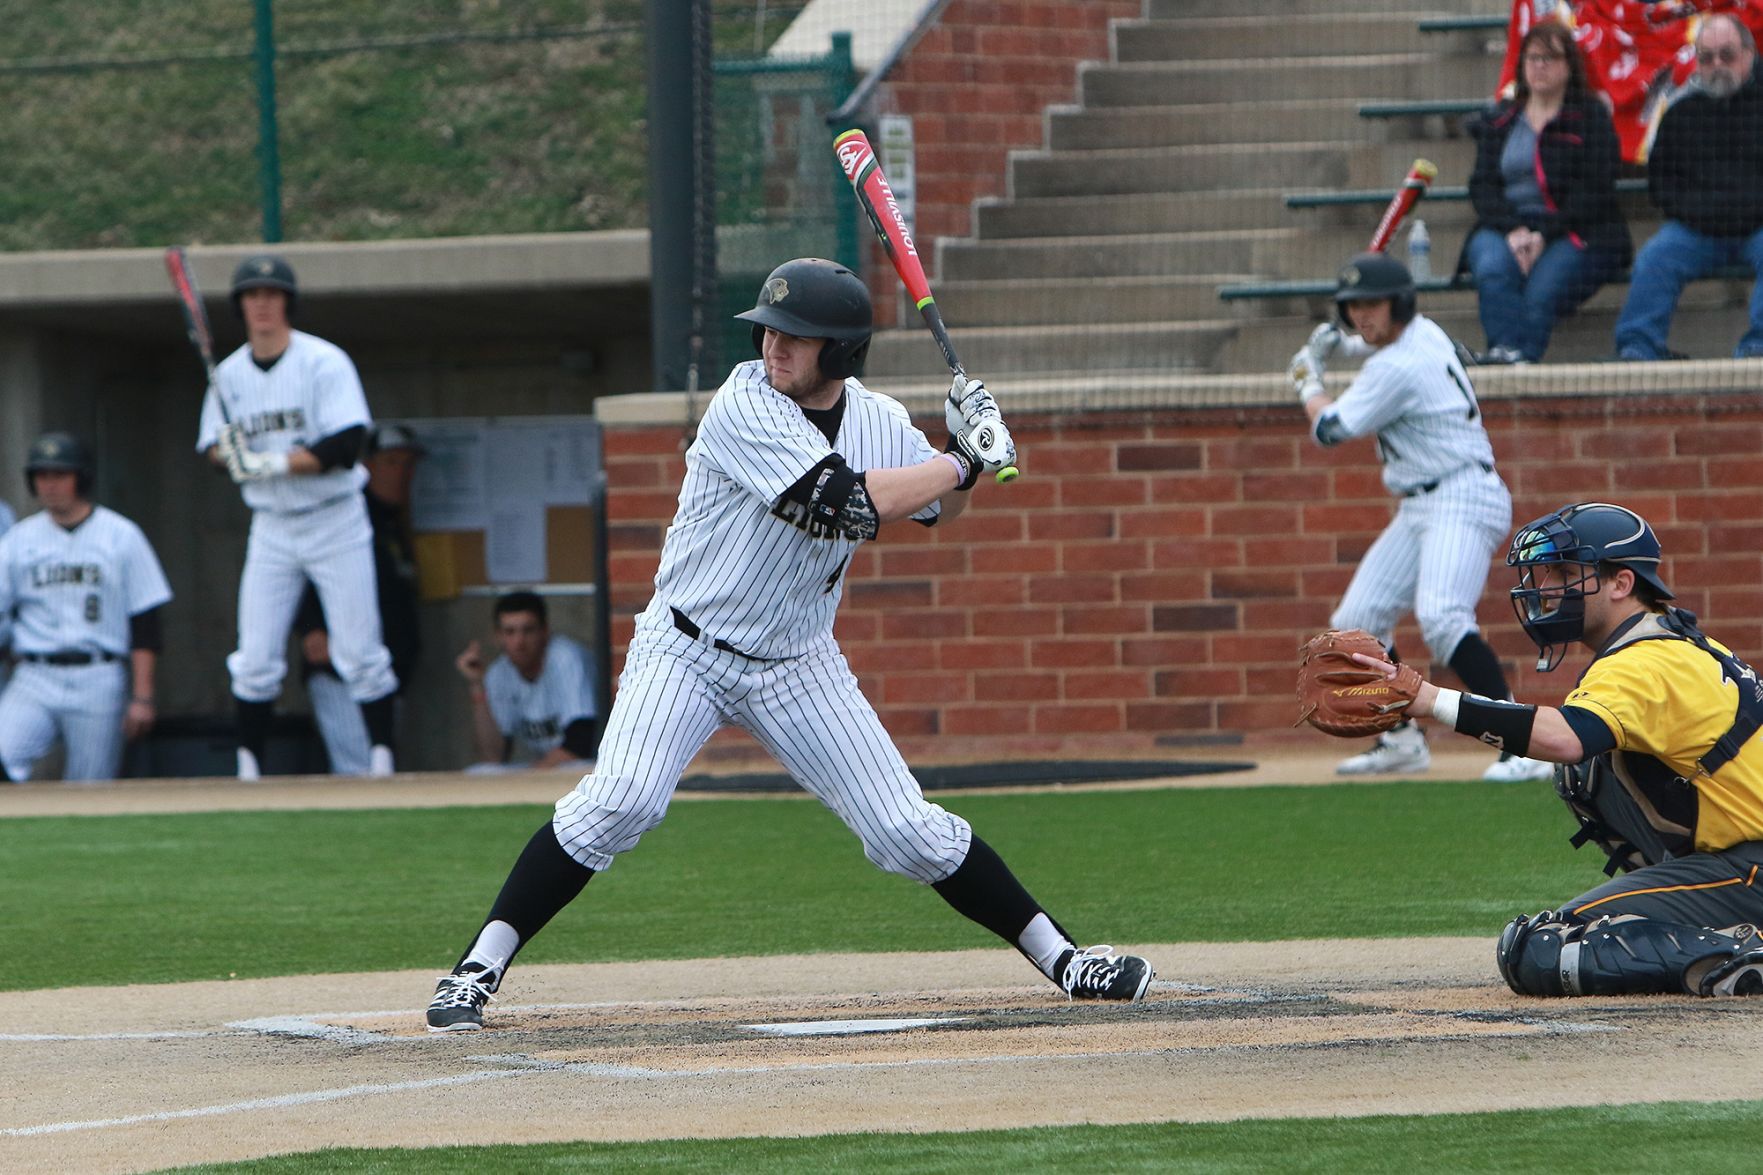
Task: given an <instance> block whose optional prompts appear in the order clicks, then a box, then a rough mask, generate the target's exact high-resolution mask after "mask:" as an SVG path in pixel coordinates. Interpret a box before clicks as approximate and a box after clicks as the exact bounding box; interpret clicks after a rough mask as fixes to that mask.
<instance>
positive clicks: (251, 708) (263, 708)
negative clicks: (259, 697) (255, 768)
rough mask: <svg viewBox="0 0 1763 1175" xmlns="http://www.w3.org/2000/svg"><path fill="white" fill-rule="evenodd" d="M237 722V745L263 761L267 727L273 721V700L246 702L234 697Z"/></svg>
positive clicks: (267, 737)
mask: <svg viewBox="0 0 1763 1175" xmlns="http://www.w3.org/2000/svg"><path fill="white" fill-rule="evenodd" d="M233 701H234V702H235V703H236V705H235V707H234V709H235V712H236V713H237V715H238V722H239V745H240V746H241V747H244V748H245V749H246V750H247V751H250V752H251V754H252V755H254V756H256V758H257V761H258V762H259V763H261V762H263V752H264V749H265V748H266V747H267V746H268V745H269V727H270V724H271V723H272V722H274V721H275V703H274V702H247V701H246V700H245V699H244V698H240V697H234V698H233Z"/></svg>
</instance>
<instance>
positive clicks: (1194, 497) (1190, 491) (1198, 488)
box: [1151, 469, 1243, 504]
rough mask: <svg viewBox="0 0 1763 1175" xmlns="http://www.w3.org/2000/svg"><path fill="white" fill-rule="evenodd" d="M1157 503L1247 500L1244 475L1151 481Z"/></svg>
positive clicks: (1193, 475)
mask: <svg viewBox="0 0 1763 1175" xmlns="http://www.w3.org/2000/svg"><path fill="white" fill-rule="evenodd" d="M1151 500H1152V501H1153V502H1194V503H1204V502H1225V503H1233V504H1234V503H1237V502H1240V501H1242V500H1243V479H1242V475H1241V474H1239V473H1237V472H1235V471H1234V470H1228V469H1225V470H1215V471H1212V472H1209V473H1198V472H1196V473H1166V474H1160V475H1158V476H1155V477H1153V478H1151Z"/></svg>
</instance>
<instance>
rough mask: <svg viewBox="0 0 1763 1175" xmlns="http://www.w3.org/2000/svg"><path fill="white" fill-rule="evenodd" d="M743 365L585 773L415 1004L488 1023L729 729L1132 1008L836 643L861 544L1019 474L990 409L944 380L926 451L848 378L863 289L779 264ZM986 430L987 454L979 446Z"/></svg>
mask: <svg viewBox="0 0 1763 1175" xmlns="http://www.w3.org/2000/svg"><path fill="white" fill-rule="evenodd" d="M739 317H740V318H742V319H744V320H746V321H748V322H750V323H752V324H753V341H754V345H755V348H756V349H757V350H758V352H759V354H760V356H761V361H759V362H751V361H749V362H746V363H742V364H740V365H738V366H737V367H736V368H735V369H734V371H733V372H731V373H730V375H729V377H728V379H727V381H726V382H725V383H724V384H723V386H722V388H721V389H720V390H719V391H718V392H717V393H716V396H715V397H714V398H713V399H712V400H711V402H710V405H709V407H708V409H707V410H706V412H705V415H704V420H703V423H702V424H701V426H700V428H699V431H698V437H697V439H696V440H695V441H694V442H693V444H692V446H691V447H690V449H688V450H687V452H686V476H685V481H684V484H683V485H682V486H681V488H680V496H679V510H678V512H677V513H676V514H675V515H674V520H673V524H672V526H671V527H669V529H668V532H667V536H666V538H665V540H664V542H663V545H662V551H661V567H660V571H659V572H658V574H657V575H656V578H655V595H654V597H653V598H652V599H651V600H650V602H649V605H648V607H647V608H646V609H644V611H643V612H642V614H641V615H640V616H639V617H638V619H637V626H636V633H635V636H634V637H633V639H632V641H631V645H630V649H629V652H628V655H627V658H626V663H625V668H624V673H623V675H622V677H621V678H620V679H619V692H618V696H617V698H616V699H615V700H614V702H613V706H612V712H611V715H610V717H609V718H608V721H607V726H606V732H605V735H604V737H603V739H602V740H601V743H600V755H599V759H598V764H597V767H596V770H595V771H594V773H593V774H591V775H588V776H586V777H584V778H583V779H582V781H581V782H580V784H578V785H577V787H576V788H575V790H574V791H572V792H570V793H569V794H568V795H566V796H564V797H563V798H562V799H561V800H559V801H558V802H557V807H556V811H555V813H554V814H553V816H552V818H551V819H550V820H548V821H547V822H546V823H545V824H544V826H543V827H541V828H540V829H539V830H538V832H537V833H536V834H535V835H534V836H533V838H532V840H531V841H530V842H529V843H528V844H527V846H526V849H525V850H524V851H523V852H522V854H521V856H520V858H519V859H518V860H517V861H516V862H515V865H514V869H513V871H512V872H511V873H510V875H509V877H508V881H507V883H506V884H505V885H504V886H503V888H502V891H501V893H500V895H499V896H498V897H497V898H496V901H495V904H494V905H493V906H492V907H491V909H490V913H489V917H488V919H487V920H486V921H485V923H484V925H483V927H482V928H481V929H480V930H479V931H478V933H477V935H476V936H475V937H474V939H473V940H472V942H471V944H470V945H469V946H468V947H467V949H466V951H465V954H464V955H463V956H462V957H461V958H460V960H459V962H458V964H457V965H456V966H455V967H454V969H453V972H452V973H451V974H449V975H446V976H443V977H442V978H441V981H440V983H439V984H438V985H437V987H436V990H435V996H434V1000H433V1001H432V1002H431V1003H430V1005H429V1010H428V1024H429V1027H430V1029H432V1030H434V1031H448V1030H455V1029H471V1028H478V1027H481V1026H482V1024H483V1007H484V1004H485V1002H486V1001H487V1000H488V999H489V998H490V995H491V993H493V992H494V991H495V990H496V989H497V987H498V986H499V985H500V984H501V982H502V979H503V977H504V975H505V974H506V971H507V968H508V965H509V963H510V962H511V961H512V960H513V959H514V957H515V954H516V953H517V952H518V951H519V950H520V948H521V947H522V946H523V945H524V944H525V943H526V942H527V941H528V940H530V939H531V938H532V936H533V935H534V934H536V933H537V932H538V931H539V929H540V928H541V927H543V926H544V925H545V924H546V922H548V921H549V920H550V919H551V917H552V916H553V915H554V914H556V913H557V911H559V910H561V909H562V908H563V907H564V906H565V905H567V904H568V903H569V902H570V901H571V900H572V899H573V898H574V897H575V896H576V894H578V893H580V892H581V889H582V887H583V886H585V885H586V884H587V882H588V880H589V879H590V878H591V877H593V875H594V874H595V873H597V872H600V871H602V870H604V869H607V868H609V867H610V866H611V865H612V862H613V859H614V858H615V857H616V856H617V855H618V854H619V853H622V852H624V851H625V850H627V849H629V848H631V847H632V846H634V845H635V844H636V843H637V840H638V838H639V837H641V836H642V834H643V833H644V832H646V831H647V830H648V829H650V828H653V827H654V826H655V825H656V824H657V823H659V822H660V820H661V818H662V816H663V815H664V814H665V813H666V811H667V804H668V801H669V800H670V799H671V798H672V795H673V791H674V788H675V787H676V786H677V784H678V783H679V779H680V776H681V774H682V773H683V772H684V770H685V768H686V765H687V764H688V763H689V762H690V761H691V759H692V757H693V756H694V755H695V754H697V752H698V749H699V748H700V747H702V746H703V745H704V743H705V742H706V741H707V740H708V739H709V738H710V736H711V735H712V734H714V733H715V732H716V731H717V730H718V729H720V728H721V727H724V726H731V725H732V726H738V727H740V728H741V729H743V730H746V731H747V732H749V733H750V734H752V735H753V737H754V738H756V739H757V740H758V741H759V742H760V744H761V745H763V746H764V747H765V748H766V749H767V750H768V751H769V752H770V753H771V754H772V755H773V756H775V757H776V758H777V760H778V761H779V762H780V763H781V764H783V766H784V767H785V768H787V769H788V770H789V772H790V774H791V776H792V777H794V778H795V780H796V781H797V782H798V783H800V784H801V785H802V786H803V787H804V788H806V789H807V790H808V791H810V792H812V793H813V794H814V795H815V796H816V797H818V798H819V799H820V800H821V802H822V803H824V804H826V806H827V807H828V808H830V809H831V810H832V811H833V812H834V813H835V814H837V815H838V816H839V818H840V819H841V820H843V821H844V822H845V824H846V825H847V826H848V827H849V828H850V829H851V831H852V832H854V833H855V834H856V835H857V837H858V838H859V839H860V840H861V841H862V844H863V850H864V853H865V855H866V856H867V857H868V858H869V859H870V860H871V861H872V862H874V863H875V864H876V865H878V866H879V867H881V868H883V869H886V870H888V871H889V872H893V873H899V874H902V875H904V876H906V877H911V878H914V879H915V880H918V881H921V882H925V883H927V884H929V885H931V886H932V887H933V888H935V889H936V891H937V893H938V894H939V895H941V896H942V897H943V898H944V899H945V900H946V901H947V902H948V903H949V904H950V905H951V906H953V907H954V908H955V909H956V910H957V911H958V912H960V913H961V914H963V915H965V916H967V917H969V918H971V919H973V920H974V921H975V922H978V923H979V924H980V925H982V926H985V927H986V928H987V929H989V930H991V931H993V932H994V933H996V934H998V935H999V936H1000V937H1002V938H1003V939H1004V940H1005V941H1006V942H1008V943H1010V944H1011V945H1013V946H1015V947H1016V948H1017V949H1018V950H1020V951H1021V952H1022V953H1023V954H1024V955H1025V956H1027V957H1028V959H1029V960H1030V961H1031V962H1033V963H1034V965H1035V966H1036V967H1038V968H1039V969H1040V971H1041V973H1042V974H1043V975H1045V976H1047V977H1048V978H1049V979H1051V980H1053V981H1054V982H1055V983H1057V984H1059V985H1060V986H1061V987H1062V988H1063V989H1064V990H1065V992H1066V993H1067V994H1068V995H1070V996H1074V997H1085V998H1095V999H1121V1000H1136V999H1139V998H1140V997H1142V996H1143V994H1144V992H1145V989H1146V987H1147V986H1148V985H1149V983H1150V979H1151V968H1150V966H1149V964H1147V963H1146V962H1145V961H1144V960H1143V959H1140V958H1137V957H1135V956H1131V955H1117V954H1115V953H1114V952H1113V951H1112V949H1111V948H1108V947H1091V948H1089V949H1087V950H1080V949H1079V948H1078V947H1077V946H1076V944H1075V942H1074V941H1073V940H1072V939H1071V937H1070V936H1069V935H1067V934H1066V933H1065V931H1064V930H1063V929H1062V928H1061V927H1060V926H1059V925H1058V924H1057V923H1056V922H1054V921H1053V919H1052V918H1051V917H1049V916H1048V915H1047V913H1046V912H1045V911H1044V910H1043V909H1042V908H1041V907H1040V906H1039V905H1038V904H1037V903H1036V902H1035V900H1034V899H1033V898H1032V897H1030V896H1029V894H1028V892H1027V891H1026V890H1024V889H1023V887H1022V885H1021V884H1020V883H1019V882H1018V881H1017V880H1016V878H1015V877H1014V876H1013V875H1012V874H1011V872H1010V870H1009V869H1008V868H1007V867H1006V866H1005V864H1004V862H1003V861H1002V860H1001V859H1000V858H999V857H998V855H997V853H995V852H994V851H992V850H991V849H990V848H989V847H988V846H987V845H986V843H985V842H984V841H983V840H981V839H980V838H979V837H978V836H977V835H975V834H974V832H973V830H972V828H971V827H969V825H968V823H967V821H965V820H963V819H961V818H960V817H959V816H956V815H953V814H952V813H949V812H947V811H944V810H943V809H942V808H941V807H939V806H938V805H936V804H932V803H929V802H927V801H926V800H925V798H924V796H923V794H922V793H921V792H920V790H919V787H918V783H917V781H916V780H915V779H913V777H912V773H911V771H909V770H908V769H907V767H906V764H905V762H904V761H903V760H902V759H901V757H900V755H899V752H898V751H897V750H895V748H894V745H893V742H892V740H891V739H889V737H888V735H887V732H886V730H885V729H884V728H883V727H882V724H881V721H880V720H879V719H878V718H877V716H876V713H875V711H874V710H873V709H872V708H871V707H870V705H869V703H868V701H867V700H865V698H864V697H863V695H862V693H861V692H860V691H859V690H858V686H857V679H856V677H855V675H853V674H852V672H851V670H850V667H849V666H848V665H847V664H846V663H845V659H844V657H843V655H841V654H840V652H839V648H838V645H837V643H836V642H835V641H834V639H833V634H832V628H833V614H834V612H835V611H836V610H837V608H838V604H839V599H840V596H841V594H842V592H843V588H844V575H845V569H846V567H847V566H848V565H849V563H850V560H851V557H852V555H853V554H854V553H855V552H856V550H857V549H858V547H859V546H860V545H861V544H862V542H863V541H864V540H865V539H870V538H874V537H875V535H876V533H877V529H878V528H879V527H880V526H882V525H886V524H891V523H895V522H899V521H903V520H905V519H908V518H910V519H912V520H914V521H916V522H919V523H922V524H924V525H932V524H947V523H948V522H950V521H951V520H952V519H954V518H955V517H956V516H958V515H959V514H960V513H961V512H962V511H963V510H964V509H965V508H966V506H967V502H968V496H969V492H970V491H971V490H972V488H973V486H974V485H975V483H976V481H977V480H978V477H979V475H980V474H981V473H982V472H995V471H997V470H999V469H1001V468H1003V467H1004V466H1005V465H1009V464H1014V463H1015V456H1016V453H1015V446H1014V445H1013V444H1011V443H1010V441H1009V437H1008V433H1007V432H1006V431H1005V430H1004V428H1003V421H1002V418H1001V417H1000V416H999V414H998V411H997V406H996V404H995V403H994V402H993V400H992V397H991V394H990V393H989V392H987V391H986V390H985V388H984V386H983V385H982V384H980V383H979V382H978V381H976V380H967V379H965V378H962V379H957V380H956V382H955V386H954V387H953V388H951V389H950V393H949V400H948V404H947V408H946V412H945V416H946V418H947V421H948V424H949V426H950V432H951V436H950V440H949V451H948V452H946V453H938V452H936V450H935V449H934V448H932V446H931V444H930V442H929V441H927V440H926V439H925V436H924V434H923V433H921V432H920V431H918V429H917V428H915V427H913V425H912V422H911V420H910V418H909V417H908V415H907V413H906V410H905V409H904V408H903V407H902V406H901V405H900V404H899V402H898V401H895V400H892V399H889V398H888V397H886V396H883V395H879V394H877V393H875V392H872V391H870V390H869V389H868V388H865V387H864V386H863V384H862V383H861V382H859V381H858V380H857V379H856V378H855V375H856V372H857V370H858V369H859V367H860V365H861V363H862V359H863V356H864V354H865V352H866V351H867V350H868V346H869V336H870V329H871V316H870V302H869V294H868V291H867V290H866V289H865V288H864V285H863V282H862V281H861V280H860V279H859V278H858V277H857V276H856V275H855V274H853V273H852V272H851V271H850V270H848V269H845V268H844V267H842V266H839V265H836V264H834V263H832V262H830V261H822V260H818V259H814V258H802V259H798V260H795V261H790V262H786V263H785V264H783V265H781V266H779V267H778V268H777V269H776V270H774V271H773V272H772V274H771V276H770V277H769V278H767V279H766V281H765V284H764V285H763V287H762V288H761V290H760V293H759V298H758V302H757V305H755V306H754V308H753V309H752V310H749V311H747V312H745V313H744V314H741V315H739ZM990 430H995V432H996V439H997V443H996V444H995V445H991V446H988V452H986V453H985V454H981V453H980V452H979V451H978V450H977V449H976V446H975V440H974V435H975V434H976V433H984V432H987V431H990Z"/></svg>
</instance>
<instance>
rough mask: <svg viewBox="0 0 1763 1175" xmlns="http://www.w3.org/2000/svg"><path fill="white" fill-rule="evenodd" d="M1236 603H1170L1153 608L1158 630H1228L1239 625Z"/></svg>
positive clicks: (1155, 628)
mask: <svg viewBox="0 0 1763 1175" xmlns="http://www.w3.org/2000/svg"><path fill="white" fill-rule="evenodd" d="M1237 609H1238V605H1236V604H1169V605H1165V606H1164V607H1161V608H1153V609H1151V627H1152V629H1153V630H1155V631H1157V632H1220V631H1224V632H1228V631H1232V630H1234V629H1235V628H1236V627H1237Z"/></svg>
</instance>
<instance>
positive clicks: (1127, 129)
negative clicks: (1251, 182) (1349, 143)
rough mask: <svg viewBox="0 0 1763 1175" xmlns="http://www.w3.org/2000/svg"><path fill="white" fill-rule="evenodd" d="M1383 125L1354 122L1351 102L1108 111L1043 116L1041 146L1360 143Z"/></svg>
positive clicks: (1070, 109)
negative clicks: (1044, 129) (1043, 140)
mask: <svg viewBox="0 0 1763 1175" xmlns="http://www.w3.org/2000/svg"><path fill="white" fill-rule="evenodd" d="M1386 129H1387V128H1386V126H1385V125H1384V124H1382V123H1377V122H1372V121H1371V120H1368V119H1362V118H1360V117H1359V101H1358V99H1356V98H1332V99H1328V100H1326V101H1314V102H1310V101H1302V100H1300V101H1296V102H1243V103H1240V104H1237V105H1232V106H1218V105H1216V104H1200V105H1195V106H1114V107H1108V108H1106V109H1101V110H1088V109H1085V108H1084V107H1081V106H1057V107H1054V108H1053V109H1051V110H1049V111H1048V112H1047V147H1048V148H1049V149H1051V150H1054V151H1098V150H1109V149H1114V148H1122V147H1195V146H1212V145H1223V144H1231V143H1304V142H1323V141H1327V142H1339V141H1342V140H1349V139H1350V140H1353V141H1356V142H1357V141H1364V138H1363V136H1367V135H1371V134H1375V135H1376V136H1377V137H1378V138H1384V137H1388V136H1387V135H1385V134H1383V133H1382V132H1384V131H1385V130H1386Z"/></svg>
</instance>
